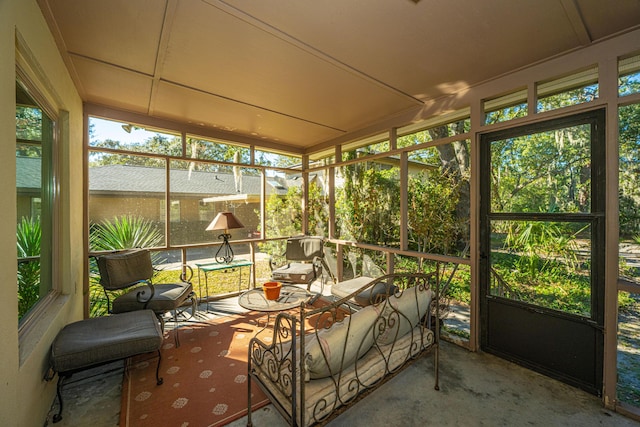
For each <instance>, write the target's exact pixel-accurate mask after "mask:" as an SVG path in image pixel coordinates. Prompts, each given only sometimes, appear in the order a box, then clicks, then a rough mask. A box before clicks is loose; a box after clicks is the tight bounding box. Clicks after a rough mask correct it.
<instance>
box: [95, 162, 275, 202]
mask: <svg viewBox="0 0 640 427" xmlns="http://www.w3.org/2000/svg"><path fill="white" fill-rule="evenodd" d="M170 176H171V180H170V183H169V185H170V186H171V193H172V194H182V195H190V196H193V195H198V196H202V197H206V196H211V195H216V194H238V193H243V194H260V192H261V177H260V176H255V175H241V176H239V177H238V182H237V183H236V177H235V176H234V175H233V174H228V173H220V172H202V171H191V172H190V171H188V170H178V169H172V170H171V174H170ZM165 186H166V176H165V171H164V169H158V168H151V167H143V166H125V165H107V166H98V167H92V168H90V169H89V190H90V191H92V192H118V193H141V192H142V193H164V191H165ZM273 191H276V192H277V193H279V194H280V193H281V194H286V189H285V190H284V191H283V190H281V189H277V190H274V188H273V187H271V186H270V185H267V194H270V193H272V192H273Z"/></svg>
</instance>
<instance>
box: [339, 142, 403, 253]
mask: <svg viewBox="0 0 640 427" xmlns="http://www.w3.org/2000/svg"><path fill="white" fill-rule="evenodd" d="M355 155H356V154H355V153H353V152H352V156H355ZM394 164H397V160H396V161H394V160H393V159H391V158H388V159H386V158H385V159H378V160H376V161H375V162H358V163H354V164H351V165H347V166H343V167H341V168H338V169H337V170H336V174H337V176H336V190H335V191H336V225H337V230H336V231H337V234H338V236H339V237H340V238H341V239H345V240H353V241H357V242H364V243H370V244H374V245H380V246H391V247H398V246H399V241H400V233H399V231H400V230H399V228H400V227H399V225H400V198H399V197H398V195H399V194H400V182H399V174H400V168H399V167H398V166H395V165H394ZM338 183H341V184H338Z"/></svg>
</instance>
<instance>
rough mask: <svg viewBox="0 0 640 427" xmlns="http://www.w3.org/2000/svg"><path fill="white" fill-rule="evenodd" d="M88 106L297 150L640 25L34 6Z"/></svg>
mask: <svg viewBox="0 0 640 427" xmlns="http://www.w3.org/2000/svg"><path fill="white" fill-rule="evenodd" d="M37 1H38V2H39V3H40V6H41V9H42V11H43V13H44V14H45V18H46V19H47V22H48V23H49V25H50V28H51V31H52V33H53V35H54V37H56V39H57V42H58V46H59V48H60V49H61V53H62V55H63V56H64V57H65V60H66V61H65V62H66V64H67V65H68V66H69V67H70V74H71V76H72V78H74V80H75V82H76V85H77V86H78V90H79V93H80V95H81V96H82V97H83V99H84V100H85V101H88V102H92V103H99V104H103V105H105V106H107V107H112V108H117V109H122V110H127V111H134V112H142V113H144V114H147V115H149V116H150V117H152V118H153V117H159V118H171V119H172V120H175V121H179V122H183V123H202V124H203V126H207V127H211V128H212V129H227V130H229V131H232V132H235V133H237V134H238V135H243V136H247V135H250V136H253V137H256V138H260V139H262V140H265V141H267V142H270V143H273V144H278V145H280V146H282V145H285V146H286V145H288V146H290V147H292V148H295V149H296V150H299V149H300V148H301V147H302V148H305V147H307V148H308V147H311V146H314V145H317V144H330V143H331V141H332V139H334V138H338V137H340V136H341V135H345V134H363V133H366V132H368V131H369V130H370V129H372V128H374V127H376V126H377V125H376V123H388V122H389V121H390V120H392V118H393V117H396V116H399V115H402V114H403V113H405V112H407V111H410V110H414V109H415V110H419V109H420V108H421V107H424V106H425V105H429V104H430V103H431V102H432V101H433V99H435V98H437V97H440V96H443V95H449V94H453V93H456V92H458V91H463V90H465V89H467V88H468V87H470V86H473V85H476V84H478V83H480V82H484V81H487V80H490V79H492V78H494V77H497V76H500V75H504V74H507V73H509V72H511V71H513V70H516V69H520V68H522V67H525V66H527V65H530V64H534V63H538V62H540V61H543V60H545V59H548V58H551V57H555V56H557V55H561V54H562V53H565V52H567V51H571V50H574V49H577V48H580V47H584V46H588V45H589V44H591V43H593V42H597V41H599V40H602V39H606V38H607V37H610V36H611V35H614V34H619V33H621V32H624V31H631V30H635V29H638V28H640V1H638V0H616V1H603V0H535V1H534V0H482V1H479V0H349V1H344V0H327V1H316V2H311V1H301V0H259V1H256V0H109V1H102V0H37Z"/></svg>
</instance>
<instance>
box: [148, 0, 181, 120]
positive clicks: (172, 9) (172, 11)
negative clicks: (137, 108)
mask: <svg viewBox="0 0 640 427" xmlns="http://www.w3.org/2000/svg"><path fill="white" fill-rule="evenodd" d="M177 7H178V0H167V4H166V6H165V10H164V21H163V22H162V30H161V33H160V40H159V42H158V51H157V52H156V65H155V67H154V68H153V81H152V83H151V95H150V96H149V105H148V107H147V112H148V113H149V115H151V116H153V114H154V112H155V99H156V94H157V93H158V85H159V83H160V78H161V76H162V67H163V65H164V58H165V56H166V53H167V48H168V46H169V39H170V38H171V28H172V27H173V20H174V18H175V16H176V8H177Z"/></svg>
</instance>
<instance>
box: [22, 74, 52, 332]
mask: <svg viewBox="0 0 640 427" xmlns="http://www.w3.org/2000/svg"><path fill="white" fill-rule="evenodd" d="M55 129H56V127H55V121H54V120H53V119H52V118H51V117H50V115H49V114H47V113H46V112H45V111H44V110H43V108H42V107H41V106H40V105H39V104H38V103H37V102H36V101H35V100H34V99H33V97H32V96H31V95H30V92H29V90H28V89H27V88H26V85H25V84H23V83H22V82H19V81H18V82H16V195H17V200H16V207H17V219H18V222H17V227H16V230H17V232H16V237H17V244H18V247H17V257H18V259H17V262H18V277H17V282H18V319H19V322H20V324H22V323H23V321H24V320H25V319H26V318H28V314H29V313H30V312H31V311H32V309H33V308H34V306H35V305H36V304H37V303H38V302H39V301H41V300H42V299H43V298H44V297H46V296H47V295H48V294H49V292H50V291H51V290H52V289H53V272H52V270H53V267H52V266H53V260H52V257H53V253H54V251H53V239H54V236H53V218H54V212H55V209H54V204H55V198H56V197H55V191H54V185H53V184H54V173H55V167H54V165H55V161H54V160H55V159H54V141H55Z"/></svg>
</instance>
